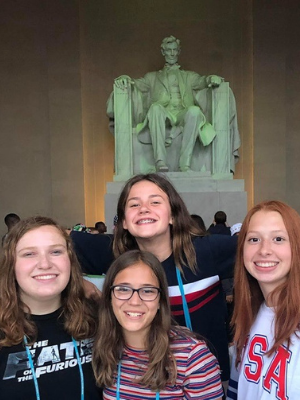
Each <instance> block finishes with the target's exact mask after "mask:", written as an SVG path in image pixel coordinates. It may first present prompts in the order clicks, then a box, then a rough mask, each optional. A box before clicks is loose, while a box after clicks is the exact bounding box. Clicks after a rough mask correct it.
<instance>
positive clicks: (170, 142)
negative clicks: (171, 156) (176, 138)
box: [165, 136, 173, 147]
mask: <svg viewBox="0 0 300 400" xmlns="http://www.w3.org/2000/svg"><path fill="white" fill-rule="evenodd" d="M172 140H173V139H172V138H171V137H170V136H169V137H167V138H166V140H165V146H166V147H169V146H171V144H172Z"/></svg>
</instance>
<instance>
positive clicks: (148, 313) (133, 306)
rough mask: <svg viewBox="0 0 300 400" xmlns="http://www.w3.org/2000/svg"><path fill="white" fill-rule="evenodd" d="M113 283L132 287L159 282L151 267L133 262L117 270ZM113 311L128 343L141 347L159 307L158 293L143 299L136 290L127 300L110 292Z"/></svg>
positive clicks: (149, 285) (154, 284)
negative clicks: (119, 270)
mask: <svg viewBox="0 0 300 400" xmlns="http://www.w3.org/2000/svg"><path fill="white" fill-rule="evenodd" d="M113 285H123V286H129V287H131V288H133V289H139V288H141V287H151V286H152V287H157V288H159V282H158V279H157V277H156V276H155V274H154V273H153V271H152V269H151V268H150V267H149V266H148V265H146V264H144V263H142V262H139V263H138V264H134V265H132V266H130V267H127V268H126V269H124V270H123V271H121V272H119V273H118V274H117V276H116V278H115V280H114V282H113ZM111 296H112V299H111V303H112V308H113V312H114V314H115V316H116V318H117V320H118V322H119V323H120V325H121V326H122V328H123V333H124V336H125V339H126V342H127V344H128V345H132V346H133V347H137V348H143V347H144V343H145V338H146V336H147V334H148V332H149V329H150V325H151V323H152V321H153V319H154V318H155V316H156V313H157V311H158V309H159V295H158V297H157V298H156V299H155V300H153V301H143V300H141V299H140V297H139V295H138V293H137V292H134V293H133V296H132V297H131V298H130V299H129V300H118V299H117V298H116V297H115V296H114V295H113V293H112V295H111Z"/></svg>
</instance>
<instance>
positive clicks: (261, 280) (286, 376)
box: [227, 201, 300, 400]
mask: <svg viewBox="0 0 300 400" xmlns="http://www.w3.org/2000/svg"><path fill="white" fill-rule="evenodd" d="M299 237H300V216H299V214H298V213H297V212H296V211H295V210H294V209H292V208H291V207H290V206H288V205H287V204H285V203H282V202H280V201H265V202H262V203H259V204H258V205H256V206H255V207H253V208H252V209H251V210H250V211H249V212H248V214H247V216H246V218H245V220H244V222H243V225H242V228H241V231H240V234H239V242H238V250H237V258H236V266H235V309H234V313H233V319H232V323H233V325H234V329H235V335H234V342H235V350H236V351H235V353H234V357H233V363H232V371H231V380H230V386H229V390H228V393H227V399H234V400H235V399H242V400H253V399H260V400H271V399H285V400H286V399H289V400H298V399H299V393H300V363H299V360H300V307H299V304H300V242H299Z"/></svg>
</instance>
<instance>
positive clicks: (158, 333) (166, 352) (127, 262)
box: [93, 250, 193, 390]
mask: <svg viewBox="0 0 300 400" xmlns="http://www.w3.org/2000/svg"><path fill="white" fill-rule="evenodd" d="M138 263H143V264H145V265H147V266H149V267H150V268H151V270H152V271H153V273H154V275H155V276H156V277H157V280H158V282H159V288H160V290H161V292H160V298H159V305H160V307H159V310H158V312H157V314H156V316H155V317H154V319H153V321H152V323H151V326H150V331H149V334H148V337H147V343H146V351H147V353H148V355H149V364H148V367H147V370H145V373H144V375H143V376H142V378H141V379H140V380H139V381H138V383H139V384H141V385H143V386H146V387H149V388H151V389H152V390H160V389H163V388H164V387H165V386H166V384H167V382H168V383H169V382H171V383H173V384H174V382H175V379H176V375H177V368H176V360H175V358H174V356H173V354H172V352H171V349H170V341H171V338H170V331H171V328H172V330H173V329H174V330H175V331H177V332H182V334H185V335H186V333H184V332H187V330H186V329H184V328H181V327H176V328H175V327H173V326H172V320H171V310H170V304H169V297H168V283H167V278H166V276H165V272H164V270H163V267H162V265H161V264H160V262H159V261H158V259H157V258H156V257H155V256H154V255H153V254H151V253H149V252H146V251H140V250H131V251H127V252H126V253H124V254H122V255H121V256H120V257H118V258H117V259H116V260H115V261H114V262H113V263H112V265H111V266H110V268H109V270H108V272H107V275H106V277H105V282H104V285H103V290H102V296H101V301H100V307H99V327H98V333H97V335H96V338H95V342H94V351H93V368H94V373H95V377H96V381H97V384H98V385H99V386H107V387H110V386H112V384H113V382H114V379H115V374H116V371H117V365H118V363H119V361H120V359H121V357H122V353H123V349H124V346H125V340H124V336H123V332H122V327H121V325H120V324H119V322H118V321H117V319H116V317H115V315H114V312H113V309H112V305H111V296H112V294H111V286H112V285H113V284H114V281H115V278H116V276H117V275H118V273H119V272H121V271H123V270H124V269H126V268H128V267H130V266H132V265H136V264H138ZM188 332H189V331H188ZM189 336H193V335H192V334H191V333H190V332H189Z"/></svg>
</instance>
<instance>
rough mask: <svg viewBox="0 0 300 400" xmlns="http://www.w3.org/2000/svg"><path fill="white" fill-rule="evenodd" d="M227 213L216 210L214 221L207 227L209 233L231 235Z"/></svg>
mask: <svg viewBox="0 0 300 400" xmlns="http://www.w3.org/2000/svg"><path fill="white" fill-rule="evenodd" d="M226 222H227V215H226V213H225V212H224V211H217V212H216V213H215V216H214V222H213V223H212V224H211V225H210V227H209V228H208V233H210V234H211V235H231V233H230V228H229V227H228V226H227V223H226Z"/></svg>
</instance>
